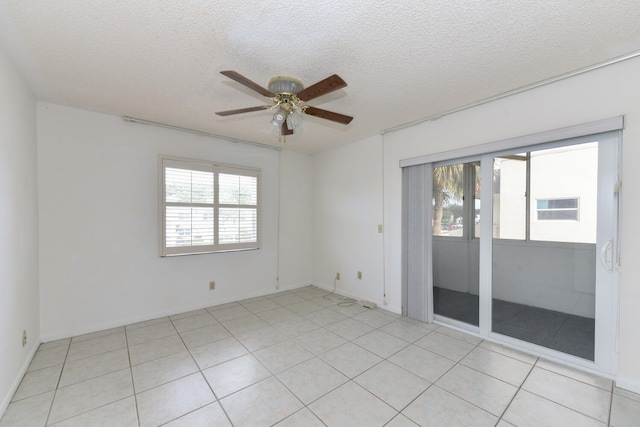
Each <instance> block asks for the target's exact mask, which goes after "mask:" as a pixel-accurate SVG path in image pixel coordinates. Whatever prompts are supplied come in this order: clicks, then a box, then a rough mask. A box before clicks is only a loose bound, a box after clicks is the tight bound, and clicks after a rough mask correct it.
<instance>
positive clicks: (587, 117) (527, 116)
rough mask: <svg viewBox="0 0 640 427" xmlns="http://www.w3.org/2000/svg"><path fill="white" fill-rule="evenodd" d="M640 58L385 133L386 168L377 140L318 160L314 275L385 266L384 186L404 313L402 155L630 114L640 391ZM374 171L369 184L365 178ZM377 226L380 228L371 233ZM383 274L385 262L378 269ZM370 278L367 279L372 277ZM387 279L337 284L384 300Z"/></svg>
mask: <svg viewBox="0 0 640 427" xmlns="http://www.w3.org/2000/svg"><path fill="white" fill-rule="evenodd" d="M638 75H640V59H639V58H636V59H633V60H628V61H625V62H623V63H619V64H615V65H612V66H609V67H606V68H603V69H599V70H595V71H591V72H589V73H586V74H582V75H579V76H575V77H572V78H569V79H565V80H562V81H559V82H556V83H553V84H549V85H545V86H542V87H539V88H537V89H534V90H530V91H527V92H523V93H520V94H517V95H513V96H509V97H507V98H503V99H501V100H497V101H494V102H491V103H487V104H484V105H481V106H478V107H475V108H472V109H468V110H465V111H461V112H458V113H455V114H451V115H449V116H445V117H442V118H440V119H438V120H435V121H431V122H426V123H422V124H420V125H416V126H413V127H410V128H406V129H403V130H399V131H396V132H390V133H387V134H385V135H384V137H383V161H384V169H383V170H382V171H381V170H380V168H379V161H380V156H379V145H380V140H379V138H368V139H365V140H362V141H358V142H356V143H354V144H351V145H348V146H343V147H339V148H336V149H334V150H330V151H328V152H324V153H321V154H319V155H317V156H316V157H315V158H314V171H315V174H314V180H315V183H314V191H315V193H316V194H315V195H314V208H315V210H316V212H315V214H316V215H317V220H316V221H315V222H316V224H315V228H314V262H315V267H314V278H315V279H316V281H317V282H318V283H319V284H322V285H323V286H327V285H329V284H331V282H332V278H333V275H334V274H335V272H336V271H340V270H341V269H342V274H343V275H344V271H345V269H346V270H347V277H350V276H352V275H353V272H352V270H353V269H354V268H357V267H356V266H358V265H361V264H362V262H363V260H366V259H369V260H371V262H376V263H377V262H380V260H381V259H382V255H381V254H380V248H379V245H378V244H376V243H379V242H378V241H375V240H373V237H372V236H370V235H369V230H370V228H371V227H375V224H376V222H377V221H379V220H380V213H379V211H378V207H379V203H380V200H381V196H380V189H379V187H377V186H378V185H379V184H378V183H380V181H381V178H383V181H384V183H383V188H384V219H385V237H384V259H385V266H384V274H385V282H386V288H387V303H388V306H387V307H390V308H392V309H393V310H394V311H396V310H397V311H399V309H400V305H401V304H400V302H401V286H400V280H401V194H402V186H401V173H400V168H399V164H398V163H399V161H400V160H401V159H407V158H412V157H417V156H422V155H428V154H434V153H439V152H444V151H449V150H453V149H457V148H463V147H470V146H474V145H479V144H483V143H489V142H494V141H499V140H503V139H507V138H514V137H519V136H524V135H529V134H533V133H537V132H543V131H548V130H552V129H558V128H562V127H566V126H571V125H576V124H581V123H586V122H590V121H595V120H600V119H603V118H608V117H613V116H618V115H625V116H626V129H625V131H624V135H623V138H624V147H623V165H622V167H623V182H624V185H623V194H622V197H623V200H622V212H621V214H622V215H621V216H622V230H623V232H622V235H623V238H622V262H623V271H622V273H621V283H620V330H619V339H620V345H619V363H618V385H620V386H622V387H625V388H628V389H632V390H634V391H637V392H640V364H638V363H637V360H638V359H639V358H640V340H638V339H637V325H639V324H640V310H638V309H637V307H639V306H640V286H639V285H638V283H640V263H637V262H634V259H635V258H636V257H637V256H638V254H640V239H637V238H628V237H626V236H640V222H639V221H637V220H636V219H635V218H636V215H635V213H636V212H637V211H638V209H640V202H639V201H640V180H638V179H637V166H636V164H637V163H638V162H640V97H639V95H640V79H638V78H637V76H638ZM362 177H366V180H362ZM372 232H375V231H372ZM376 270H377V271H379V272H380V271H381V270H382V267H377V268H376ZM365 277H367V279H369V277H368V276H367V275H365ZM381 281H382V279H381V278H377V277H373V278H371V281H370V282H369V283H371V285H369V286H371V287H367V288H365V286H364V281H363V285H361V286H358V284H357V282H356V283H352V282H350V283H349V284H348V285H347V284H342V283H340V284H339V288H338V289H339V290H340V289H341V285H342V288H344V289H345V290H348V291H349V292H351V293H353V294H354V295H355V296H358V297H362V298H372V299H374V301H380V297H379V294H380V291H381Z"/></svg>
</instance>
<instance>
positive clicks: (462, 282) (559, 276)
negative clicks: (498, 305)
mask: <svg viewBox="0 0 640 427" xmlns="http://www.w3.org/2000/svg"><path fill="white" fill-rule="evenodd" d="M479 249H480V245H479V240H477V239H474V240H466V239H455V238H449V237H434V238H433V285H434V286H437V287H440V288H445V289H450V290H453V291H458V292H466V293H470V294H473V295H478V294H479V282H480V270H479V266H480V252H479ZM595 266H596V248H595V245H589V244H584V243H582V244H580V243H578V244H571V243H556V242H531V241H529V242H525V241H523V240H504V239H497V240H494V241H493V254H492V270H491V272H492V280H491V286H492V289H491V296H492V298H494V299H499V300H502V301H509V302H514V303H518V304H524V305H529V306H533V307H540V308H545V309H547V310H554V311H560V312H563V313H568V314H573V315H576V316H583V317H590V318H592V319H593V318H594V314H595V283H596V282H595V280H596V268H595Z"/></svg>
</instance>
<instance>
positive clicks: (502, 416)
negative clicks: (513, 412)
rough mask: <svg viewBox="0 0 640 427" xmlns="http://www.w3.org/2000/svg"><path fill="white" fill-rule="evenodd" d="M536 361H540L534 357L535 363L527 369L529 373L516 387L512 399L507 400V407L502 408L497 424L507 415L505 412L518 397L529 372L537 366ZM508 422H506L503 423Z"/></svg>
mask: <svg viewBox="0 0 640 427" xmlns="http://www.w3.org/2000/svg"><path fill="white" fill-rule="evenodd" d="M538 360H540V358H539V357H536V360H535V362H533V363H532V364H531V369H529V372H527V375H526V376H525V377H524V379H523V380H522V382H521V383H520V385H519V386H518V389H517V390H516V392H515V393H513V397H512V398H511V399H510V400H509V403H508V404H507V406H506V407H505V408H504V411H502V414H501V415H500V417H499V418H498V422H500V421H501V420H502V419H503V418H504V415H505V414H506V413H507V411H508V410H509V407H510V406H511V404H512V403H513V401H514V400H515V399H516V396H517V395H518V393H520V390H522V386H523V385H524V383H525V382H526V381H527V379H528V378H529V375H531V372H533V368H535V367H536V365H537V364H538ZM505 422H508V421H505Z"/></svg>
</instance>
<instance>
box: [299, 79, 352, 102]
mask: <svg viewBox="0 0 640 427" xmlns="http://www.w3.org/2000/svg"><path fill="white" fill-rule="evenodd" d="M346 85H347V83H346V82H345V81H344V80H342V78H340V76H338V75H337V74H334V75H332V76H329V77H327V78H326V79H324V80H320V81H319V82H318V83H316V84H313V85H311V86H309V87H308V88H305V89H302V90H301V91H300V92H298V93H297V94H296V96H297V97H298V98H299V99H301V100H303V101H309V100H311V99H314V98H317V97H319V96H322V95H325V94H327V93H330V92H333V91H334V90H338V89H342V88H343V87H345V86H346Z"/></svg>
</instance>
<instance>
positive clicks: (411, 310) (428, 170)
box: [402, 164, 433, 322]
mask: <svg viewBox="0 0 640 427" xmlns="http://www.w3.org/2000/svg"><path fill="white" fill-rule="evenodd" d="M432 173H433V167H432V165H431V164H422V165H416V166H410V167H405V168H403V169H402V299H403V303H402V314H403V315H406V316H407V317H410V318H412V319H416V320H420V321H423V322H432V321H433V300H432V298H431V295H432V294H433V274H432V270H433V267H432V263H431V258H430V257H431V216H432V202H431V199H432V192H433V191H432V186H433V177H432Z"/></svg>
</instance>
